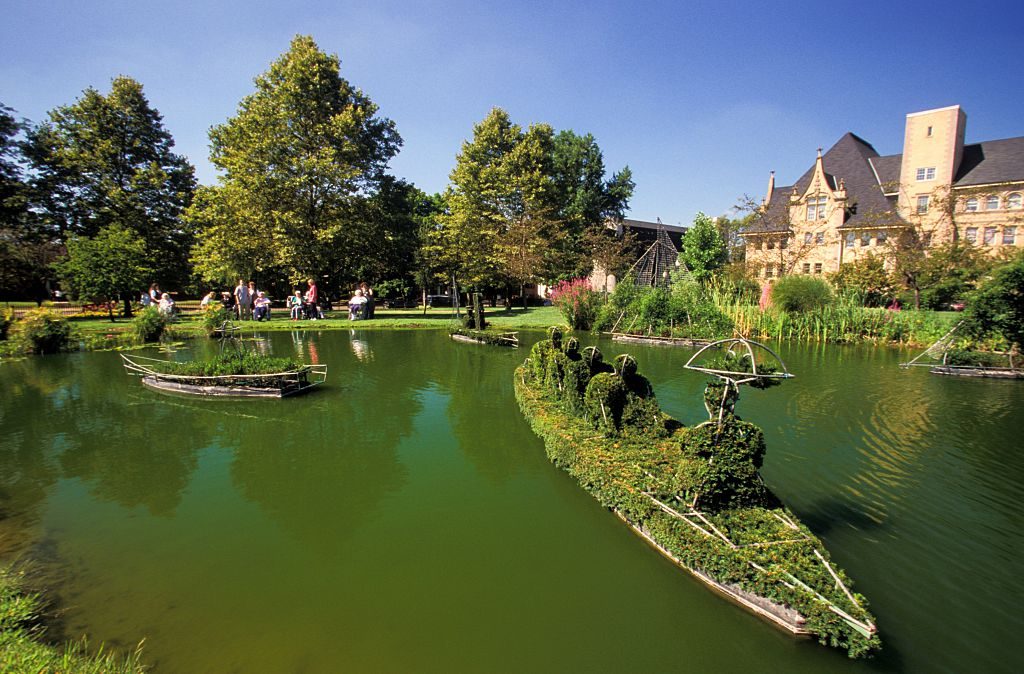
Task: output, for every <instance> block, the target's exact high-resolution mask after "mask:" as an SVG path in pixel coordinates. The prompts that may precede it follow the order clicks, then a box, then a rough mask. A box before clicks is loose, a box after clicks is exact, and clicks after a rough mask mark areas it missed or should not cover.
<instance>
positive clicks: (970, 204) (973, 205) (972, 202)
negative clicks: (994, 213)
mask: <svg viewBox="0 0 1024 674" xmlns="http://www.w3.org/2000/svg"><path fill="white" fill-rule="evenodd" d="M964 210H965V211H967V212H968V213H974V212H975V211H977V210H978V200H977V199H975V198H974V197H971V198H970V199H968V200H967V201H965V202H964Z"/></svg>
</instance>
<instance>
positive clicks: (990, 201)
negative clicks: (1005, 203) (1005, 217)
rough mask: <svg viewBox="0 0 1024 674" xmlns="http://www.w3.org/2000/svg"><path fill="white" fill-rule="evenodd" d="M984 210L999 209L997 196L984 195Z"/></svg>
mask: <svg viewBox="0 0 1024 674" xmlns="http://www.w3.org/2000/svg"><path fill="white" fill-rule="evenodd" d="M985 210H986V211H997V210H999V197H997V196H996V195H994V194H990V195H989V196H987V197H985Z"/></svg>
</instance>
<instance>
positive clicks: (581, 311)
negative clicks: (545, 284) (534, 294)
mask: <svg viewBox="0 0 1024 674" xmlns="http://www.w3.org/2000/svg"><path fill="white" fill-rule="evenodd" d="M551 301H552V303H554V305H555V306H556V307H558V310H559V311H561V312H562V316H564V317H565V320H566V322H567V323H568V324H569V327H570V328H572V329H573V330H590V328H592V327H593V326H594V322H595V321H596V320H597V314H598V311H599V310H600V308H601V302H602V296H601V293H599V292H597V291H596V290H593V289H592V288H591V287H590V280H589V279H585V278H577V279H572V280H571V281H562V282H561V283H559V284H557V285H556V286H555V287H554V288H553V289H552V291H551Z"/></svg>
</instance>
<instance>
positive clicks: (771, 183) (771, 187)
mask: <svg viewBox="0 0 1024 674" xmlns="http://www.w3.org/2000/svg"><path fill="white" fill-rule="evenodd" d="M774 191H775V171H769V172H768V195H767V196H766V197H765V198H764V200H763V202H762V203H764V205H765V206H767V205H768V204H770V203H771V202H772V192H774Z"/></svg>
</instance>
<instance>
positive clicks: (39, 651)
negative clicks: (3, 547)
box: [0, 567, 145, 674]
mask: <svg viewBox="0 0 1024 674" xmlns="http://www.w3.org/2000/svg"><path fill="white" fill-rule="evenodd" d="M42 614H43V603H42V600H41V599H40V598H39V596H38V595H36V594H33V593H31V592H28V591H27V590H26V589H25V576H24V573H23V572H19V571H15V570H14V569H12V568H10V567H7V568H0V674H21V673H27V672H33V673H35V672H61V673H62V674H119V673H125V674H134V673H135V672H143V671H145V668H144V667H143V666H142V664H141V644H140V647H139V648H136V649H135V650H134V651H133V652H132V653H130V654H128V655H126V656H121V655H118V654H116V653H111V652H108V651H107V650H106V649H104V648H103V646H102V645H101V646H100V647H99V648H98V649H95V652H92V653H90V650H91V649H89V647H88V644H87V643H86V642H85V641H84V640H83V641H77V642H69V643H66V644H60V645H52V644H48V643H46V642H45V636H46V634H45V630H44V628H43V627H42Z"/></svg>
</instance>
